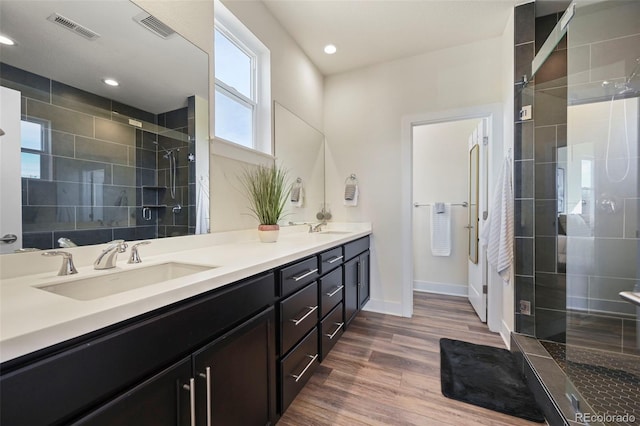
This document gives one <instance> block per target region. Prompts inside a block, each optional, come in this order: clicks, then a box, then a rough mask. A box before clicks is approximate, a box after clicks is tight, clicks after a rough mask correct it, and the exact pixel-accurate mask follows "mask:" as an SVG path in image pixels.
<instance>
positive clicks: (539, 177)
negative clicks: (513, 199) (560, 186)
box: [535, 163, 557, 200]
mask: <svg viewBox="0 0 640 426" xmlns="http://www.w3.org/2000/svg"><path fill="white" fill-rule="evenodd" d="M556 169H557V165H556V163H542V164H536V165H535V198H536V200H555V199H556Z"/></svg>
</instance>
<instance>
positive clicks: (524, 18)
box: [514, 2, 536, 44]
mask: <svg viewBox="0 0 640 426" xmlns="http://www.w3.org/2000/svg"><path fill="white" fill-rule="evenodd" d="M535 17H536V11H535V3H533V2H531V3H527V4H523V5H520V6H517V7H516V8H515V10H514V32H515V34H514V44H521V43H526V42H532V41H533V40H534V37H535Z"/></svg>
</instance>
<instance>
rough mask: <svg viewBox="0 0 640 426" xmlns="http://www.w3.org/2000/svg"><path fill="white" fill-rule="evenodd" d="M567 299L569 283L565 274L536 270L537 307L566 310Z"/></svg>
mask: <svg viewBox="0 0 640 426" xmlns="http://www.w3.org/2000/svg"><path fill="white" fill-rule="evenodd" d="M566 300H567V283H566V278H565V276H564V274H550V273H541V272H536V307H538V308H547V309H555V310H564V309H566V305H567V302H566Z"/></svg>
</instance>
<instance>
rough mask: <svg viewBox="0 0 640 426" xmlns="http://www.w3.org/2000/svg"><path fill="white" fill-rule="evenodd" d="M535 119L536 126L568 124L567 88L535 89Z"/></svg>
mask: <svg viewBox="0 0 640 426" xmlns="http://www.w3.org/2000/svg"><path fill="white" fill-rule="evenodd" d="M533 119H534V120H535V121H536V126H550V125H553V124H566V122H567V88H566V87H561V88H554V89H546V90H537V88H536V91H535V103H534V105H533Z"/></svg>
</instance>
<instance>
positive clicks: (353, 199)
mask: <svg viewBox="0 0 640 426" xmlns="http://www.w3.org/2000/svg"><path fill="white" fill-rule="evenodd" d="M358 195H359V189H358V184H356V183H348V184H346V185H345V187H344V205H345V206H350V207H353V206H357V205H358Z"/></svg>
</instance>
